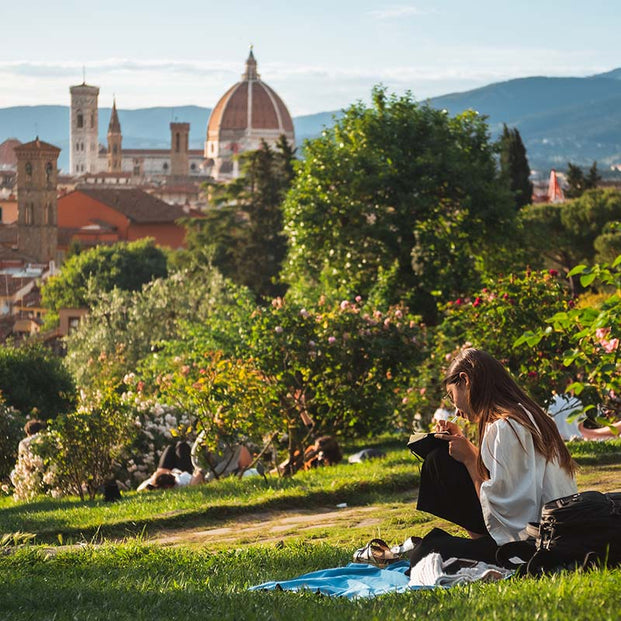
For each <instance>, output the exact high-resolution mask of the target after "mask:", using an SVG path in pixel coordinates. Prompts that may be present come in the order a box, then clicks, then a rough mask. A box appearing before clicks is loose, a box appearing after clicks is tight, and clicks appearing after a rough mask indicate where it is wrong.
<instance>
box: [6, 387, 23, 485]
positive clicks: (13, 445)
mask: <svg viewBox="0 0 621 621" xmlns="http://www.w3.org/2000/svg"><path fill="white" fill-rule="evenodd" d="M25 422H26V417H25V416H23V415H22V414H21V413H20V412H18V411H17V410H15V409H14V408H12V407H10V406H8V405H7V404H6V402H5V401H4V399H3V398H2V395H0V483H6V482H7V481H8V478H9V474H10V472H11V470H12V469H13V467H14V466H15V463H16V461H17V446H18V444H19V441H20V440H21V439H22V437H23V436H24V423H25Z"/></svg>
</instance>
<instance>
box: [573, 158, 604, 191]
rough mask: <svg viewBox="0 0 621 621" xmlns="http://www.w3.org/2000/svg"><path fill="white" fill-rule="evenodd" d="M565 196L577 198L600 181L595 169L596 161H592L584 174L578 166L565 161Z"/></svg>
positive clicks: (592, 188) (595, 186)
mask: <svg viewBox="0 0 621 621" xmlns="http://www.w3.org/2000/svg"><path fill="white" fill-rule="evenodd" d="M566 179H567V185H568V186H569V187H568V188H567V191H566V192H565V196H566V197H567V198H579V197H580V196H582V195H583V194H584V193H585V192H586V191H587V190H594V189H595V188H597V184H598V183H599V182H600V181H601V179H602V178H601V176H600V174H599V172H598V171H597V162H593V164H592V165H591V168H589V172H588V173H587V174H586V175H585V174H584V171H583V170H582V168H580V166H576V165H575V164H572V163H571V162H567V177H566Z"/></svg>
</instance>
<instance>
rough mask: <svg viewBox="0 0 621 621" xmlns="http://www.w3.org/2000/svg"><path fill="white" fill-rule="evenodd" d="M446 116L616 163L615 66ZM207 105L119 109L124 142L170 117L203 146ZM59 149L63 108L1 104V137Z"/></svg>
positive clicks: (322, 118) (548, 159)
mask: <svg viewBox="0 0 621 621" xmlns="http://www.w3.org/2000/svg"><path fill="white" fill-rule="evenodd" d="M429 103H430V105H432V106H434V107H437V108H446V109H447V110H448V111H449V112H450V113H451V114H457V113H458V112H461V111H462V110H465V109H468V108H473V109H475V110H477V111H478V112H479V113H480V114H484V115H486V116H487V117H488V120H489V124H490V130H491V133H492V135H493V136H494V137H495V136H497V135H498V133H499V132H500V131H501V130H502V124H503V123H506V124H507V125H509V126H510V127H517V128H518V129H519V130H520V133H521V135H522V138H523V140H524V143H525V144H526V148H527V151H528V157H529V160H530V163H531V165H532V166H533V167H539V168H542V169H545V168H550V167H553V166H556V167H564V166H565V165H566V163H567V161H572V162H576V163H580V164H590V163H591V162H592V161H593V160H597V161H598V162H599V163H600V168H601V169H605V168H606V167H607V165H609V164H612V163H621V68H619V69H614V70H612V71H609V72H607V73H603V74H600V75H597V76H592V77H587V78H546V77H530V78H521V79H516V80H509V81H506V82H498V83H495V84H490V85H488V86H484V87H482V88H478V89H474V90H471V91H466V92H463V93H451V94H448V95H443V96H441V97H435V98H433V99H430V100H429ZM210 112H211V109H210V108H201V107H199V106H180V107H177V108H170V107H159V108H143V109H139V110H119V120H120V122H121V127H122V130H123V146H125V147H142V148H162V147H167V146H168V145H169V144H170V130H169V123H170V122H171V121H173V120H174V121H182V122H189V123H190V147H191V148H193V149H202V148H203V145H204V141H205V131H206V128H207V121H208V119H209V114H210ZM335 114H336V115H338V114H339V113H338V111H334V112H320V113H317V114H311V115H306V116H298V117H295V118H294V119H293V122H294V125H295V130H296V139H297V142H298V145H299V144H301V143H302V142H303V140H305V139H306V138H313V137H315V136H318V135H319V134H320V133H321V130H322V128H323V127H325V126H329V125H331V124H332V122H333V115H335ZM109 120H110V108H101V109H100V111H99V136H100V142H102V143H103V144H105V142H106V133H107V129H108V122H109ZM37 134H38V135H39V136H40V137H41V139H43V140H45V141H47V142H51V143H52V144H55V145H57V146H59V147H60V148H61V149H63V151H62V152H61V156H60V167H61V168H63V169H64V170H66V169H67V168H68V164H69V153H68V144H69V135H68V134H69V108H68V106H18V107H13V108H2V109H0V142H2V141H3V140H5V139H6V138H11V137H15V138H17V139H19V140H21V141H28V140H32V139H33V138H34V137H35V136H36V135H37Z"/></svg>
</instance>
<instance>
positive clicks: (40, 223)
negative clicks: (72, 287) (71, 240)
mask: <svg viewBox="0 0 621 621" xmlns="http://www.w3.org/2000/svg"><path fill="white" fill-rule="evenodd" d="M59 153H60V149H59V148H58V147H55V146H54V145H51V144H48V143H47V142H43V141H42V140H39V137H38V136H37V138H36V139H35V140H33V141H32V142H28V143H26V144H22V145H20V146H18V147H15V155H16V157H17V248H18V250H19V251H20V252H21V253H23V254H25V255H27V256H30V257H32V258H33V259H35V260H36V261H37V262H38V263H49V262H50V261H56V259H57V254H58V221H57V213H58V203H57V198H56V185H57V181H58V166H57V162H58V155H59Z"/></svg>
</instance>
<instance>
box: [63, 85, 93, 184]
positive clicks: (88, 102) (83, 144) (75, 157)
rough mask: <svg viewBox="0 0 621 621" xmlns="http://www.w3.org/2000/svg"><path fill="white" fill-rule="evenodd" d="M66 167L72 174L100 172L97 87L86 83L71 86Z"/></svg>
mask: <svg viewBox="0 0 621 621" xmlns="http://www.w3.org/2000/svg"><path fill="white" fill-rule="evenodd" d="M69 91H70V92H71V111H70V125H69V127H70V130H69V144H70V148H69V168H70V169H71V174H72V175H83V174H84V173H96V172H99V163H98V159H99V139H98V132H97V128H98V120H99V107H98V97H99V87H97V86H90V85H89V84H86V83H85V82H84V83H82V84H79V85H77V86H72V87H71V88H70V89H69Z"/></svg>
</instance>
